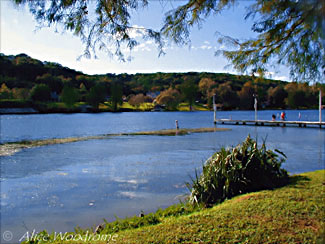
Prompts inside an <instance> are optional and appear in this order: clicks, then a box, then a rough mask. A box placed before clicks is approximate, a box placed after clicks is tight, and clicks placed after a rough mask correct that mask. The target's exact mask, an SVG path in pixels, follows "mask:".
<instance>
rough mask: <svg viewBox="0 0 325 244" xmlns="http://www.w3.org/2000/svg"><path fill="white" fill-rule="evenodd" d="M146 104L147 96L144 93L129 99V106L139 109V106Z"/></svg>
mask: <svg viewBox="0 0 325 244" xmlns="http://www.w3.org/2000/svg"><path fill="white" fill-rule="evenodd" d="M144 102H145V96H144V95H143V94H142V93H140V94H137V95H133V96H131V97H130V99H129V104H130V105H132V106H134V107H136V108H139V106H140V105H141V104H142V103H144Z"/></svg>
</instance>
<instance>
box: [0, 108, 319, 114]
mask: <svg viewBox="0 0 325 244" xmlns="http://www.w3.org/2000/svg"><path fill="white" fill-rule="evenodd" d="M298 110H302V111H304V110H307V111H309V110H318V108H302V109H288V108H286V109H280V108H270V109H259V110H258V111H298ZM226 111H227V112H231V111H254V110H253V109H252V110H241V109H233V110H217V112H226ZM125 112H213V109H205V110H195V109H194V110H192V111H190V110H163V111H151V110H139V109H129V108H121V109H119V110H118V111H108V110H102V109H99V110H96V111H79V110H78V111H76V110H71V111H69V110H48V111H39V110H36V109H34V108H32V107H30V108H0V115H30V114H99V113H125Z"/></svg>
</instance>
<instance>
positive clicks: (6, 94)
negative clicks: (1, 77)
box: [0, 83, 12, 99]
mask: <svg viewBox="0 0 325 244" xmlns="http://www.w3.org/2000/svg"><path fill="white" fill-rule="evenodd" d="M0 98H1V99H9V98H12V92H11V90H10V89H9V88H8V87H7V86H6V84H5V83H2V85H1V87H0Z"/></svg>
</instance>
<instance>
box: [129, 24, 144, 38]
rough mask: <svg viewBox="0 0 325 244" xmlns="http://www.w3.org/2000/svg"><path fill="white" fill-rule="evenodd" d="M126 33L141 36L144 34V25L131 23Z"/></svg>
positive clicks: (133, 36) (134, 36)
mask: <svg viewBox="0 0 325 244" xmlns="http://www.w3.org/2000/svg"><path fill="white" fill-rule="evenodd" d="M128 34H129V36H130V37H131V38H138V37H142V36H143V35H144V34H145V28H144V26H138V25H133V26H132V29H129V31H128Z"/></svg>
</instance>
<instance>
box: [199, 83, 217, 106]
mask: <svg viewBox="0 0 325 244" xmlns="http://www.w3.org/2000/svg"><path fill="white" fill-rule="evenodd" d="M215 85H216V83H215V82H214V81H213V80H212V79H211V78H202V79H201V80H200V82H199V89H200V91H201V92H202V94H203V95H204V96H205V99H206V101H207V103H209V105H211V98H212V97H213V95H214V94H215V92H216V89H215Z"/></svg>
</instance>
